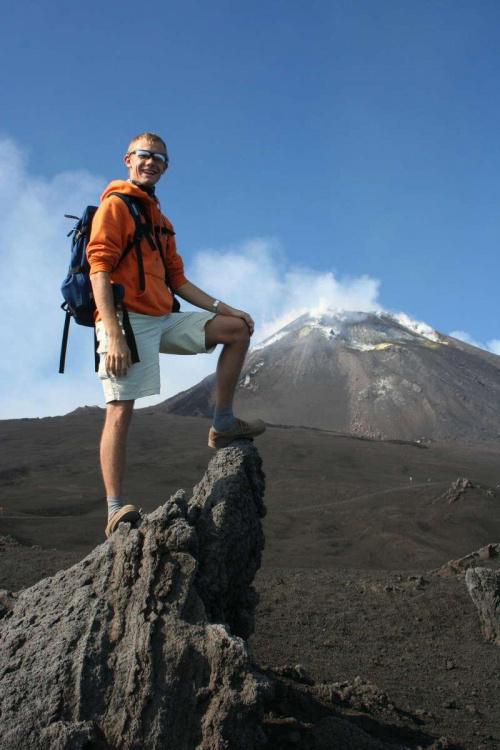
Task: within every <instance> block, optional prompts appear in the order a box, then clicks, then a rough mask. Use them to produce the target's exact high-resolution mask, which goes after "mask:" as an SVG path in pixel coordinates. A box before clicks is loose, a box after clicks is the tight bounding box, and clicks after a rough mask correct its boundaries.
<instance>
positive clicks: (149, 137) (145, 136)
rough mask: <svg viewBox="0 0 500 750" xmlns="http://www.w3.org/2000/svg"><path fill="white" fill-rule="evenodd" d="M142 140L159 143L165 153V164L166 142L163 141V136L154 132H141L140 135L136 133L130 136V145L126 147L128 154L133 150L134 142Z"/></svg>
mask: <svg viewBox="0 0 500 750" xmlns="http://www.w3.org/2000/svg"><path fill="white" fill-rule="evenodd" d="M142 140H144V141H148V142H149V143H161V145H162V146H163V148H164V149H165V154H166V156H167V164H168V151H167V144H166V143H165V141H164V140H163V138H160V136H159V135H156V133H141V134H140V135H136V136H135V138H132V140H131V141H130V145H129V147H128V149H127V154H130V152H131V151H133V150H134V148H135V146H136V144H137V143H138V142H139V141H142Z"/></svg>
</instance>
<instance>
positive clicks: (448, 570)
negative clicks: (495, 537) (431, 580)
mask: <svg viewBox="0 0 500 750" xmlns="http://www.w3.org/2000/svg"><path fill="white" fill-rule="evenodd" d="M499 558H500V544H487V545H486V546H485V547H481V549H478V550H476V551H475V552H471V553H470V554H469V555H465V556H464V557H460V558H459V559H458V560H449V561H448V562H447V563H445V564H444V565H442V566H441V567H440V568H436V569H435V570H431V575H434V576H438V577H439V578H451V577H452V576H455V575H459V574H461V573H465V571H466V570H468V569H469V568H475V567H476V566H478V565H483V563H484V562H485V560H489V561H490V564H494V563H495V562H497V561H498V560H499Z"/></svg>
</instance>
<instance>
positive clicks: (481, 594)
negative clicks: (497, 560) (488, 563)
mask: <svg viewBox="0 0 500 750" xmlns="http://www.w3.org/2000/svg"><path fill="white" fill-rule="evenodd" d="M465 583H466V584H467V588H468V590H469V594H470V595H471V598H472V601H473V602H474V604H475V605H476V607H477V608H478V611H479V619H480V620H481V629H482V631H483V635H484V637H485V638H486V640H487V641H492V642H493V643H495V644H496V645H497V646H500V571H498V570H491V568H469V570H468V571H467V573H466V574H465Z"/></svg>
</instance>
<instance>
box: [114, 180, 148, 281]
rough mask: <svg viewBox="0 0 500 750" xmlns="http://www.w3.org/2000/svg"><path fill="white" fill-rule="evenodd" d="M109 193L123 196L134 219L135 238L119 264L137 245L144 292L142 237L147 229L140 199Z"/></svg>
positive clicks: (140, 278) (119, 195)
mask: <svg viewBox="0 0 500 750" xmlns="http://www.w3.org/2000/svg"><path fill="white" fill-rule="evenodd" d="M109 195H116V196H118V198H121V199H122V201H123V202H124V203H125V205H126V206H127V208H128V210H129V212H130V214H131V216H132V218H133V220H134V223H135V233H134V239H133V240H132V242H129V243H128V245H127V246H126V248H125V249H124V251H123V253H122V257H121V258H120V260H119V262H118V265H119V264H120V263H121V262H122V260H124V259H125V258H126V257H127V255H128V254H129V252H130V251H131V250H132V248H133V247H134V246H135V249H136V251H137V265H138V267H139V288H140V290H141V292H143V291H144V290H145V289H146V277H145V275H144V262H143V260H142V250H141V241H142V238H143V237H144V236H145V235H146V231H145V227H144V225H143V223H142V220H141V212H140V211H139V207H138V205H137V203H138V201H136V200H135V198H131V197H130V196H129V195H124V194H123V193H109Z"/></svg>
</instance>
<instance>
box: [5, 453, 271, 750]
mask: <svg viewBox="0 0 500 750" xmlns="http://www.w3.org/2000/svg"><path fill="white" fill-rule="evenodd" d="M263 490H264V475H263V473H262V469H261V461H260V458H259V454H258V452H257V450H256V449H255V448H254V447H253V445H252V444H250V443H248V442H246V441H245V442H242V441H240V442H239V443H238V444H237V445H236V444H233V445H232V446H229V447H228V448H225V449H223V450H221V451H219V452H218V453H217V454H216V455H215V457H214V458H213V459H212V461H211V462H210V465H209V469H208V471H207V474H206V476H205V477H204V478H203V480H202V482H201V483H200V484H199V485H198V486H197V487H196V488H195V490H194V495H193V497H192V499H191V500H189V501H186V498H185V496H184V493H183V492H182V491H179V492H178V493H176V495H175V496H174V497H172V498H171V499H170V500H169V501H168V502H167V503H166V504H165V505H164V506H163V507H160V508H158V510H156V511H155V512H154V513H151V514H150V515H149V516H147V517H145V519H144V520H143V522H142V523H141V524H140V525H139V527H138V528H131V527H130V525H128V524H122V525H121V526H120V527H119V528H118V530H117V531H116V532H115V533H114V534H113V535H112V536H111V538H110V539H109V540H108V541H106V542H105V543H104V544H102V545H100V546H99V547H97V548H96V549H95V550H94V551H93V552H92V553H91V554H90V555H88V557H86V558H85V559H84V560H82V561H81V562H80V563H78V564H76V565H74V566H73V567H72V568H70V569H68V570H65V571H62V572H60V573H58V574H57V575H55V576H54V577H53V578H46V579H44V580H42V581H40V582H39V583H37V584H36V585H35V586H32V587H31V588H29V589H25V590H23V591H21V592H20V593H19V594H18V595H17V597H16V600H15V602H11V601H10V600H9V602H8V604H9V609H10V606H12V605H13V609H12V610H11V611H8V612H6V613H5V616H4V618H3V620H2V622H1V633H0V636H1V639H2V641H3V643H2V649H1V654H2V656H1V660H0V701H1V706H2V716H1V726H2V730H1V735H2V736H1V740H0V745H1V747H2V748H3V750H19V748H30V750H63V748H64V750H77V749H82V750H83V748H93V750H98V749H99V748H101V749H102V750H104V749H105V748H106V749H107V750H115V749H116V750H129V749H130V750H132V749H134V750H139V748H140V749H141V750H148V749H149V748H151V749H152V748H163V747H172V748H176V750H194V748H199V749H200V750H209V749H211V750H212V749H213V750H215V749H216V748H217V750H223V749H229V748H239V749H243V750H245V749H248V750H250V749H254V748H258V747H260V746H261V745H262V742H263V733H262V729H261V728H260V723H261V722H260V718H261V712H262V708H261V704H262V696H263V695H264V694H266V693H267V692H268V691H269V690H270V689H271V688H270V685H271V683H270V681H269V680H268V679H267V678H266V677H264V676H262V675H260V674H259V673H257V672H256V671H255V670H254V669H253V668H252V666H251V664H250V661H249V657H248V654H247V649H246V645H245V643H244V641H243V640H242V639H241V638H240V637H237V636H236V635H235V634H238V635H241V636H244V637H248V636H249V635H250V633H251V632H252V629H253V616H254V600H255V595H254V593H253V589H252V581H253V577H254V575H255V573H256V571H257V569H258V568H259V566H260V556H261V551H262V549H263V545H264V537H263V532H262V527H261V521H260V519H261V517H262V516H263V515H264V513H265V509H264V505H263ZM231 631H232V632H231Z"/></svg>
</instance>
